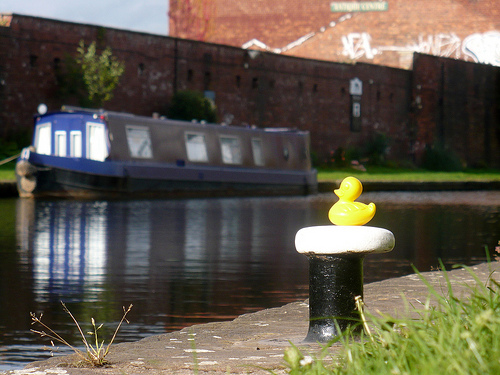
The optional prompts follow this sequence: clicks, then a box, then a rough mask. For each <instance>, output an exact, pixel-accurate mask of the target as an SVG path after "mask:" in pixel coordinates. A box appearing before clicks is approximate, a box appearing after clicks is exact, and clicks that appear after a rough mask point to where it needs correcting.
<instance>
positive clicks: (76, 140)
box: [69, 130, 82, 158]
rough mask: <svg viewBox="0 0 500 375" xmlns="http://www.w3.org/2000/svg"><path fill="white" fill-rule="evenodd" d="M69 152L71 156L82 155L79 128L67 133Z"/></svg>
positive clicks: (78, 156)
mask: <svg viewBox="0 0 500 375" xmlns="http://www.w3.org/2000/svg"><path fill="white" fill-rule="evenodd" d="M69 153H70V156H71V157H73V158H81V157H82V132H81V131H79V130H73V131H71V132H70V133H69Z"/></svg>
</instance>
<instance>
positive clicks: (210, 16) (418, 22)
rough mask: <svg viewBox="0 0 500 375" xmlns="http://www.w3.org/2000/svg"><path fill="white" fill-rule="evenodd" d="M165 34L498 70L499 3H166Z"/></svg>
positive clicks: (314, 55)
mask: <svg viewBox="0 0 500 375" xmlns="http://www.w3.org/2000/svg"><path fill="white" fill-rule="evenodd" d="M201 20H203V22H201ZM170 35H171V36H174V37H175V36H178V37H182V38H188V39H196V40H201V41H206V42H211V43H220V44H227V45H231V46H236V47H244V48H251V49H260V50H267V51H270V52H274V53H279V54H286V55H292V56H298V57H304V58H309V59H318V60H328V61H337V62H354V61H358V62H368V63H373V64H377V65H385V66H392V67H399V68H403V69H408V68H410V67H411V63H412V59H413V53H414V52H417V53H424V54H431V55H435V56H442V57H450V58H456V59H461V60H465V61H474V62H480V63H486V64H492V65H496V66H500V55H499V54H498V51H499V49H500V2H499V1H498V0H441V1H433V0H418V1H409V0H387V1H379V0H376V1H355V0H354V1H353V0H347V1H332V0H308V1H304V0H253V1H247V0H182V1H181V0H170ZM495 51H496V52H495Z"/></svg>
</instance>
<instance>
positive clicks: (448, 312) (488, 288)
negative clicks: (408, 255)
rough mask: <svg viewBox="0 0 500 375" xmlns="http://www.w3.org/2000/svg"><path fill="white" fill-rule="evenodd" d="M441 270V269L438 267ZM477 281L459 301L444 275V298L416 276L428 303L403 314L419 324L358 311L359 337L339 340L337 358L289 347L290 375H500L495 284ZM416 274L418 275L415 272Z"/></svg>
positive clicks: (499, 297) (498, 287)
mask: <svg viewBox="0 0 500 375" xmlns="http://www.w3.org/2000/svg"><path fill="white" fill-rule="evenodd" d="M441 267H442V269H444V267H443V265H442V264H441ZM465 268H466V269H467V270H468V272H469V273H470V275H471V276H472V277H473V278H474V279H475V280H476V285H475V286H470V287H469V288H470V292H471V293H470V296H469V297H467V298H458V297H457V296H456V295H455V294H454V292H453V289H452V287H451V282H450V280H449V278H448V275H447V273H446V271H443V272H444V276H445V280H446V287H445V288H446V295H445V296H443V295H442V294H441V293H440V292H439V291H438V290H436V289H435V288H434V287H433V286H431V285H430V283H429V282H427V281H426V280H425V278H423V277H422V275H420V274H419V276H420V278H421V279H422V281H423V282H424V283H425V284H426V285H427V288H428V291H429V296H432V298H433V300H434V301H435V302H434V303H433V304H431V303H430V298H429V299H428V300H427V301H425V302H424V303H423V304H422V305H421V306H417V307H414V306H410V305H409V304H408V303H407V305H408V311H409V312H414V313H417V314H418V319H410V318H406V319H400V318H395V317H392V316H388V315H382V314H380V313H379V314H378V315H374V314H372V313H370V312H368V311H363V309H360V310H361V321H362V322H361V323H360V324H363V327H364V328H365V330H364V332H363V333H362V334H361V337H358V338H355V337H354V335H352V334H350V333H349V332H348V333H346V334H344V335H343V336H341V337H339V338H338V339H337V340H336V341H341V342H342V344H343V348H342V350H341V353H340V356H339V357H332V358H328V359H330V360H328V361H327V360H325V357H326V356H330V354H328V347H329V346H331V345H332V344H333V343H329V344H328V345H326V346H325V347H324V349H323V351H322V354H321V355H320V356H319V357H318V358H312V357H310V356H307V355H303V354H302V353H301V352H300V350H299V349H298V348H297V347H295V346H291V347H290V348H288V349H287V350H286V352H285V357H284V358H285V361H286V362H287V364H288V366H289V373H290V374H293V375H299V374H347V375H349V374H356V375H358V374H367V375H370V374H377V375H379V374H388V375H389V374H390V375H393V374H419V375H420V374H423V375H426V374H429V375H430V374H436V373H442V374H457V375H459V374H500V293H499V292H500V284H499V283H498V282H497V281H496V280H494V279H493V278H491V275H490V278H489V280H488V282H486V283H484V284H483V283H481V281H480V280H479V278H478V277H477V276H476V275H475V274H474V272H473V271H472V270H471V269H469V268H467V267H465ZM417 273H418V272H417Z"/></svg>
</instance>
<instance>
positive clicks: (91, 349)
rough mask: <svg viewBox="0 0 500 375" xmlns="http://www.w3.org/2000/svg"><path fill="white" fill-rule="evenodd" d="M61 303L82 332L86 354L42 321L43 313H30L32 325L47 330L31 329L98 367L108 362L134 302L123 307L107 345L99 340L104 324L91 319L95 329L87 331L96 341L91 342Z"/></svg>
mask: <svg viewBox="0 0 500 375" xmlns="http://www.w3.org/2000/svg"><path fill="white" fill-rule="evenodd" d="M61 305H62V307H63V310H64V311H65V312H66V313H67V314H68V315H69V316H70V317H71V319H72V320H73V322H74V323H75V325H76V327H77V328H78V332H79V333H80V336H81V338H82V342H83V345H84V346H85V349H86V355H85V353H84V352H82V351H81V350H79V349H77V348H75V347H74V346H73V345H71V344H70V343H69V342H68V341H66V340H65V339H64V338H63V337H61V336H60V335H59V334H58V333H57V332H55V331H54V330H52V328H50V327H49V326H47V325H46V324H45V323H44V322H42V316H43V314H40V316H36V314H35V313H30V315H31V320H32V322H31V324H32V325H33V324H39V325H41V326H42V327H43V329H45V330H41V331H39V330H35V329H31V330H30V331H31V332H33V333H36V334H39V335H40V336H41V337H48V338H49V339H50V340H51V344H52V347H54V341H57V342H59V343H61V344H64V345H66V346H68V347H69V348H71V349H72V350H73V351H74V352H75V353H76V354H77V355H78V356H79V357H80V358H81V359H82V360H83V361H84V362H85V363H87V364H90V365H92V366H96V367H97V366H104V365H105V364H106V363H107V361H106V356H107V355H108V352H109V348H110V347H111V344H112V343H113V341H114V340H115V338H116V335H117V333H118V330H119V329H120V327H121V325H122V323H123V321H126V322H127V324H128V320H127V314H128V313H129V312H130V310H131V309H132V304H131V305H130V306H129V307H128V309H125V306H124V307H123V316H122V319H121V320H120V323H119V324H118V326H117V327H116V329H115V332H114V334H113V337H112V338H111V341H110V342H109V343H108V345H107V346H104V340H102V341H101V342H99V337H98V331H99V329H101V327H102V326H103V325H102V324H101V325H99V326H96V323H95V320H94V318H92V319H91V323H92V327H93V330H92V331H91V332H87V333H88V334H89V335H90V336H93V340H91V341H94V343H93V344H92V343H91V342H89V341H87V338H86V336H85V334H84V333H83V330H82V328H81V327H80V324H79V323H78V321H77V320H76V319H75V317H74V316H73V314H72V313H71V311H69V309H68V308H67V307H66V305H65V304H64V302H62V301H61Z"/></svg>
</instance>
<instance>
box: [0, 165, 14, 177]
mask: <svg viewBox="0 0 500 375" xmlns="http://www.w3.org/2000/svg"><path fill="white" fill-rule="evenodd" d="M14 168H15V164H14V163H9V164H8V165H3V166H1V167H0V181H15V180H16V174H15V173H14Z"/></svg>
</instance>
